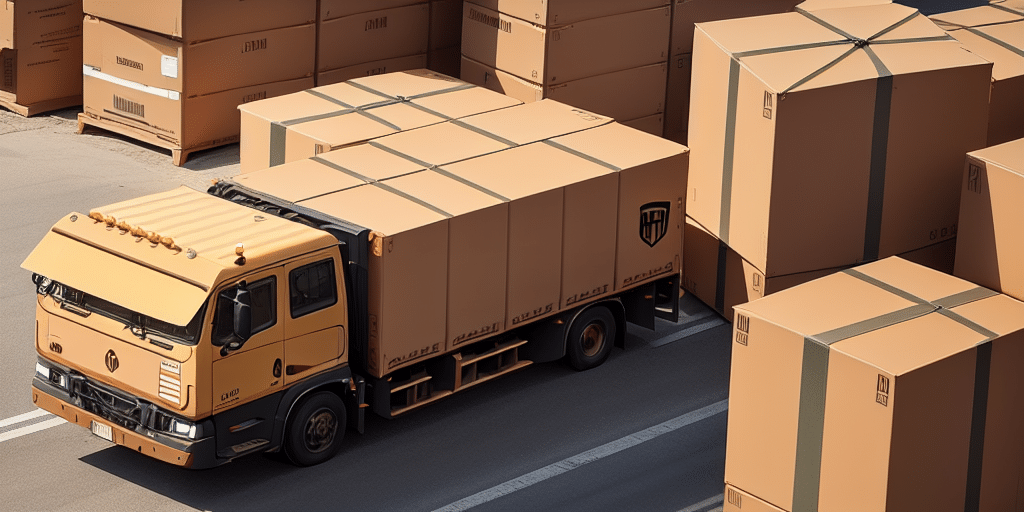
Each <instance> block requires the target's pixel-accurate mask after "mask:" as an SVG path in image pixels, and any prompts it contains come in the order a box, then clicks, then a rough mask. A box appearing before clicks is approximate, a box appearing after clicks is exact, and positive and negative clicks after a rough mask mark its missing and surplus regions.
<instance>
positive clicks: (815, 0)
mask: <svg viewBox="0 0 1024 512" xmlns="http://www.w3.org/2000/svg"><path fill="white" fill-rule="evenodd" d="M891 3H892V0H805V1H803V2H800V3H799V4H797V6H796V8H797V9H802V10H805V11H820V10H822V9H838V8H842V7H862V6H865V5H883V4H891Z"/></svg>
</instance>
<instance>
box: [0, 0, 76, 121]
mask: <svg viewBox="0 0 1024 512" xmlns="http://www.w3.org/2000/svg"><path fill="white" fill-rule="evenodd" d="M81 68H82V0H17V1H14V0H4V2H3V5H2V6H0V73H3V74H2V76H0V106H2V107H5V108H8V109H10V110H13V111H15V112H17V113H19V114H21V115H23V116H30V115H33V114H38V113H40V112H47V111H50V110H57V109H60V108H65V107H70V106H74V105H80V104H81V103H82V81H81V79H80V78H79V70H80V69H81Z"/></svg>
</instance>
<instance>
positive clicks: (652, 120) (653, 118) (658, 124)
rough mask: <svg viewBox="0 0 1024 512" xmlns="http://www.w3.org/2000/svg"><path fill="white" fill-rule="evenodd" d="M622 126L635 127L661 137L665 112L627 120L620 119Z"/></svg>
mask: <svg viewBox="0 0 1024 512" xmlns="http://www.w3.org/2000/svg"><path fill="white" fill-rule="evenodd" d="M621 124H622V125H623V126H628V127H630V128H635V129H637V130H640V131H642V132H644V133H649V134H651V135H654V136H655V137H662V136H663V135H664V134H665V114H654V115H650V116H646V117H641V118H638V119H632V120H629V121H622V122H621Z"/></svg>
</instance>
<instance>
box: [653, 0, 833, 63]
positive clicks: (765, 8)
mask: <svg viewBox="0 0 1024 512" xmlns="http://www.w3.org/2000/svg"><path fill="white" fill-rule="evenodd" d="M797 3H799V1H798V0H762V1H760V2H747V1H744V0H673V2H672V9H673V12H672V55H678V54H681V53H690V52H692V51H693V25H694V24H695V23H705V22H708V21H718V20H729V19H734V18H748V17H751V16H764V15H767V14H779V13H783V12H789V11H792V10H793V6H794V5H796V4H797ZM837 7H838V6H837Z"/></svg>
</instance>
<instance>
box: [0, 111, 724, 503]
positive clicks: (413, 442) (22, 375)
mask: <svg viewBox="0 0 1024 512" xmlns="http://www.w3.org/2000/svg"><path fill="white" fill-rule="evenodd" d="M74 115H75V111H74V110H67V111H61V112H58V113H56V114H54V115H49V116H46V115H44V116H41V117H36V118H32V119H23V118H20V117H18V116H16V115H13V114H11V113H9V112H6V111H0V176H2V178H3V180H2V183H3V187H2V188H0V206H2V209H0V211H2V212H3V213H2V215H3V216H2V221H0V241H2V244H3V245H2V247H3V250H2V252H0V350H2V353H3V355H2V357H0V482H2V484H0V489H2V493H0V496H2V499H3V501H2V502H0V510H19V511H22V510H26V511H31V510H75V511H87V510H103V511H120V510H147V511H151V510H213V511H225V510H247V511H250V510H275V511H276V510H291V509H301V510H360V511H362V510H367V511H371V510H387V511H395V510H412V511H419V510H428V511H429V510H466V509H472V510H559V511H563V510H650V511H658V510H663V511H685V512H708V511H712V510H718V509H720V508H721V502H722V499H721V494H722V487H723V484H722V477H723V473H724V458H725V427H726V418H727V414H728V413H727V401H726V398H727V394H728V373H729V350H730V347H729V332H730V330H729V329H730V327H729V326H728V324H725V323H724V322H723V321H722V320H721V319H720V318H719V317H717V316H716V315H715V314H713V313H712V312H710V311H709V310H707V309H706V308H705V307H703V306H702V305H700V304H698V303H695V302H691V301H689V300H686V301H684V305H685V306H686V309H687V312H688V313H689V316H687V317H686V319H685V320H684V322H683V323H681V324H669V323H668V322H662V323H660V324H659V330H658V331H656V332H650V331H645V330H643V329H639V328H636V329H632V328H631V330H630V331H629V333H630V334H629V339H628V347H627V350H625V351H621V350H616V351H615V352H613V354H612V357H611V358H610V359H609V360H608V362H606V363H605V364H604V365H603V366H601V367H599V368H596V369H594V370H591V371H587V372H582V373H580V372H575V371H573V370H571V369H569V368H568V366H566V365H563V364H559V363H549V364H540V365H534V366H530V367H527V368H526V369H524V370H523V371H521V372H519V373H518V374H516V375H510V376H507V377H504V378H501V379H497V380H496V381H493V382H491V383H488V384H486V385H483V386H480V387H478V388H473V389H470V390H467V391H466V392H464V393H459V394H458V395H455V396H453V397H451V398H448V399H445V400H442V401H440V402H438V403H436V404H432V405H430V406H428V407H424V408H423V409H422V410H417V411H414V412H413V413H410V414H409V415H408V416H404V417H401V418H398V419H395V420H391V421H388V420H384V419H382V418H378V417H376V416H372V415H371V416H369V417H368V421H367V425H366V434H363V435H359V434H356V433H353V432H349V433H348V434H347V436H346V439H345V448H344V449H343V451H342V452H341V453H340V454H339V456H338V457H336V458H335V459H333V460H331V461H329V462H328V463H325V464H323V465H320V466H317V467H314V468H306V469H299V468H295V467H292V466H290V465H288V464H286V463H284V462H282V461H280V460H278V459H276V458H273V457H267V456H261V455H256V456H250V457H247V458H243V459H240V460H237V461H235V462H233V463H231V464H228V465H226V466H222V467H219V468H215V469H212V470H206V471H187V470H182V469H178V468H176V467H173V466H170V465H168V464H164V463H161V462H159V461H156V460H153V459H149V458H146V457H143V456H140V455H139V454H137V453H134V452H131V451H130V450H127V449H125V448H123V447H117V446H113V445H111V444H109V443H107V442H106V441H103V440H102V439H100V438H98V437H95V436H93V435H91V434H90V433H89V432H88V431H86V430H84V429H81V428H78V427H74V426H71V425H67V424H64V423H62V422H61V420H59V419H54V417H53V416H52V415H49V414H39V413H36V414H33V412H34V411H38V409H36V408H35V407H34V406H33V405H32V403H31V399H30V394H29V386H30V381H31V378H32V375H33V372H34V362H35V359H36V355H35V351H34V349H33V346H32V332H33V322H34V320H33V318H34V317H33V315H34V296H35V292H34V289H33V286H32V284H31V282H30V273H29V272H28V271H26V270H23V269H21V268H20V264H21V262H22V261H23V260H24V259H25V257H26V256H27V255H28V254H29V252H30V251H31V250H32V248H33V247H34V246H35V244H36V243H37V242H38V241H39V240H40V239H41V238H42V237H43V235H44V234H45V233H46V231H47V230H48V229H49V228H50V226H51V225H52V224H53V223H54V222H55V221H56V220H57V219H58V218H59V217H61V216H62V215H64V214H66V213H68V212H70V211H78V212H82V213H87V212H88V211H89V209H90V208H93V207H96V206H101V205H105V204H109V203H113V202H116V201H120V200H125V199H130V198H133V197H137V196H140V195H144V194H149V193H153V192H159V191H163V190H168V189H171V188H174V187H177V186H180V185H182V184H184V185H187V186H191V187H193V188H196V189H199V190H203V189H205V188H206V187H207V185H208V184H209V181H210V179H212V178H215V177H222V176H233V175H235V174H237V172H238V163H237V162H238V146H237V145H234V146H227V147H225V148H221V149H216V150H211V151H207V152H205V153H199V154H197V155H194V156H193V158H192V159H191V160H190V162H189V163H187V164H186V166H185V167H184V168H176V167H173V166H172V165H171V164H170V156H169V154H167V153H162V152H160V151H159V150H155V149H154V148H149V147H145V146H140V145H139V144H136V143H134V142H129V141H125V140H122V139H119V138H117V137H115V136H111V135H105V134H101V133H98V132H87V134H86V135H76V134H74V130H75V127H76V124H75V122H74ZM97 271H102V269H97Z"/></svg>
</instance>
